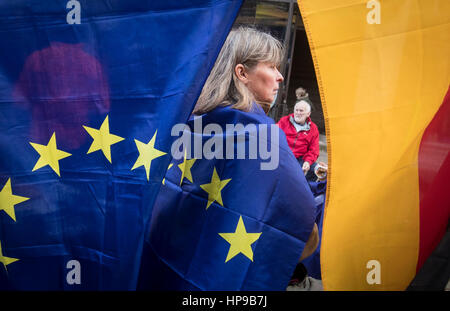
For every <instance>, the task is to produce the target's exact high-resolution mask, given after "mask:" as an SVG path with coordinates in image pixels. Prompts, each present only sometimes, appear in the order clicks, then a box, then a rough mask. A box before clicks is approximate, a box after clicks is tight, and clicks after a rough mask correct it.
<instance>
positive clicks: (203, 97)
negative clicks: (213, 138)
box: [194, 27, 283, 114]
mask: <svg viewBox="0 0 450 311" xmlns="http://www.w3.org/2000/svg"><path fill="white" fill-rule="evenodd" d="M282 56H283V47H282V45H281V43H280V41H278V40H277V39H275V38H274V37H272V36H271V35H270V34H268V33H265V32H262V31H259V30H256V29H253V28H249V27H239V28H237V29H234V30H232V31H231V32H230V34H229V35H228V37H227V39H226V41H225V43H224V45H223V47H222V49H221V51H220V53H219V56H218V57H217V60H216V62H215V64H214V67H213V69H212V70H211V73H210V75H209V77H208V79H207V80H206V83H205V85H204V86H203V90H202V93H201V94H200V97H199V99H198V100H197V104H196V106H195V108H194V114H202V113H206V112H208V111H211V110H213V109H214V108H216V107H217V106H231V107H232V108H234V109H238V110H242V111H250V109H251V107H252V101H253V100H254V96H253V94H252V93H251V92H250V91H249V90H248V89H247V87H246V86H245V85H244V84H243V83H242V82H241V81H240V80H239V79H238V78H237V77H236V74H235V71H234V68H235V67H236V65H238V64H242V65H243V66H244V67H245V69H246V70H248V71H251V70H252V69H254V67H256V65H257V64H258V63H260V62H270V63H274V64H276V66H277V67H279V66H280V63H281V59H282Z"/></svg>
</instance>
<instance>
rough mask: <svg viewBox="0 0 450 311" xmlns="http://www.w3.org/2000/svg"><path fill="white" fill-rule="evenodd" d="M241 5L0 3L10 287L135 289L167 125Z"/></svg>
mask: <svg viewBox="0 0 450 311" xmlns="http://www.w3.org/2000/svg"><path fill="white" fill-rule="evenodd" d="M241 2H242V1H240V0H238V1H231V0H191V1H179V0H164V1H143V0H126V1H125V0H123V1H119V0H106V1H87V0H86V1H83V0H80V1H74V0H70V1H69V0H58V1H30V0H28V1H25V0H6V1H1V3H0V288H1V289H21V290H28V289H31V290H111V289H113V290H133V289H136V286H137V280H138V275H139V267H140V262H141V255H142V247H143V241H144V234H145V233H146V232H148V225H149V221H150V218H151V213H152V206H153V203H154V200H155V198H156V195H157V193H158V191H159V188H160V186H161V180H162V178H163V176H164V174H165V171H166V169H167V165H168V164H169V163H170V161H171V156H170V146H171V144H172V141H173V138H172V137H171V135H170V130H171V127H172V125H174V124H176V123H180V122H181V123H183V122H186V121H187V119H188V117H189V115H190V113H191V111H192V109H193V106H194V104H195V101H196V99H197V97H198V95H199V94H200V91H201V88H202V86H203V83H204V81H205V80H206V78H207V76H208V74H209V71H210V69H211V68H212V66H213V64H214V61H215V58H216V57H217V55H218V52H219V51H220V48H221V46H222V44H223V42H224V40H225V38H226V36H227V34H228V32H229V30H230V28H231V26H232V24H233V22H234V19H235V17H236V15H237V13H238V10H239V8H240V5H241ZM149 277H150V276H149Z"/></svg>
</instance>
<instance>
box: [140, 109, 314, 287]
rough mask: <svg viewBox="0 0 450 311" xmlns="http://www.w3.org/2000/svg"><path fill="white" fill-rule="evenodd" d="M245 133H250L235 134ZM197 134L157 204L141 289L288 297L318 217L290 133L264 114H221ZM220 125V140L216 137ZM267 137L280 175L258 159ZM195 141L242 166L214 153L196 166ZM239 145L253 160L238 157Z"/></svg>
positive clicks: (206, 120)
mask: <svg viewBox="0 0 450 311" xmlns="http://www.w3.org/2000/svg"><path fill="white" fill-rule="evenodd" d="M257 107H259V106H255V109H256V108H257ZM199 121H201V127H200V126H197V127H196V122H199ZM197 124H198V123H197ZM237 124H241V125H243V127H242V128H241V130H236V131H226V128H227V125H228V126H229V125H237ZM252 125H255V127H254V128H252V127H251V126H252ZM270 125H273V127H274V128H275V130H276V132H275V134H276V136H271V133H272V131H274V128H271V127H270ZM188 126H189V130H188V131H186V132H187V133H189V135H191V138H192V139H191V142H190V147H189V148H191V149H190V152H188V151H186V157H184V158H183V159H181V160H178V161H174V163H173V165H172V166H171V167H170V168H169V169H168V171H167V174H166V177H165V182H164V186H162V187H161V190H160V193H159V195H158V197H157V199H156V202H155V205H154V210H153V217H152V220H151V226H150V232H149V235H148V237H147V239H146V243H145V246H144V256H143V260H142V270H141V271H142V274H141V277H142V278H141V280H140V282H139V284H140V285H139V288H141V289H164V290H285V289H286V287H287V285H288V282H289V280H290V277H291V275H292V273H293V272H294V269H295V266H296V264H297V263H298V260H299V258H300V255H301V253H302V251H303V249H304V246H305V243H306V241H307V239H308V237H309V235H310V233H311V231H312V228H313V224H314V220H315V216H316V215H315V203H314V198H313V195H312V193H311V190H310V189H309V186H308V184H307V182H306V180H305V177H304V176H303V173H301V169H300V167H299V164H298V162H297V160H296V159H295V157H294V155H293V154H292V152H291V151H290V149H289V147H288V145H287V142H286V137H285V136H284V133H283V132H282V131H279V130H278V127H277V126H276V125H275V124H274V122H273V120H272V119H270V118H269V117H267V116H266V115H265V114H264V112H263V111H262V109H261V108H260V107H259V109H256V110H255V111H253V112H242V111H239V110H235V109H232V108H229V107H218V108H216V109H215V110H213V111H211V112H209V113H207V114H204V115H201V116H196V117H193V118H191V119H190V121H189V122H188ZM213 126H215V127H216V130H217V131H216V130H214V132H210V131H208V130H207V129H208V128H209V129H211V128H212V127H213ZM217 127H218V128H217ZM245 127H247V128H245ZM236 128H237V127H236ZM265 128H268V129H269V130H268V132H270V133H269V134H268V135H267V137H268V139H266V142H268V146H269V148H268V150H272V151H274V150H275V149H278V150H279V163H278V165H277V167H276V168H275V169H274V170H262V169H261V164H262V163H263V162H266V163H267V161H268V160H269V159H268V158H267V157H266V158H265V159H263V158H264V157H261V154H260V153H258V156H257V157H256V158H252V157H251V150H252V149H250V145H251V141H252V138H255V137H258V139H260V137H261V135H263V134H264V133H262V132H263V130H265ZM199 129H200V131H199ZM220 129H222V132H220ZM186 132H185V133H186ZM274 137H275V139H274ZM196 138H200V141H201V146H204V148H206V149H208V148H207V147H206V146H209V145H210V143H211V144H212V141H213V140H212V139H215V140H214V141H215V142H216V144H215V147H214V148H211V150H213V152H214V151H217V150H219V151H222V152H223V154H228V155H230V154H233V155H234V159H230V157H228V158H226V159H218V158H213V159H209V160H208V159H207V158H206V157H207V153H204V154H203V157H202V158H199V157H197V158H195V157H194V155H197V156H198V154H199V152H198V150H197V149H195V147H196V146H195V144H196V141H195V139H196ZM230 138H231V142H232V143H230ZM263 140H264V138H263ZM233 142H234V143H233ZM263 143H264V142H263ZM239 144H240V145H241V147H242V146H245V157H242V156H241V158H238V155H239V152H238V150H239V147H238V145H239ZM198 145H200V144H198ZM189 148H188V149H189ZM258 148H261V140H258ZM230 149H231V151H230ZM240 150H243V149H240ZM259 151H261V150H259Z"/></svg>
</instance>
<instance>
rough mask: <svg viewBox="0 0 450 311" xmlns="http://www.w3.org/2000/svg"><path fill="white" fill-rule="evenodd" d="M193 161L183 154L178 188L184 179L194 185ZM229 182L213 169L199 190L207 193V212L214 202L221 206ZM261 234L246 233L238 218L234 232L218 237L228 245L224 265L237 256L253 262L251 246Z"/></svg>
mask: <svg viewBox="0 0 450 311" xmlns="http://www.w3.org/2000/svg"><path fill="white" fill-rule="evenodd" d="M195 161H196V159H189V160H188V159H187V155H186V152H185V154H184V159H183V162H182V163H180V164H179V165H178V168H179V169H180V171H181V179H180V186H181V185H182V183H183V179H184V178H186V179H187V180H189V181H190V182H191V183H194V181H193V177H192V172H191V169H192V167H193V165H194V163H195ZM172 166H173V163H170V164H169V167H168V168H167V170H169V169H170V168H171V167H172ZM230 181H231V178H229V179H220V177H219V174H218V173H217V170H216V168H215V167H214V169H213V173H212V176H211V179H210V182H209V183H207V184H201V185H200V188H201V189H203V190H204V191H205V192H206V193H208V202H207V204H206V210H208V208H209V207H210V206H211V204H213V203H214V202H217V203H218V204H219V205H221V206H223V199H222V190H223V189H224V188H225V186H226V185H227V184H228V183H229V182H230ZM163 184H165V180H163ZM261 234H262V232H259V233H250V232H247V229H246V228H245V225H244V221H243V219H242V216H240V217H239V220H238V223H237V226H236V229H235V231H234V232H230V233H219V236H220V237H222V238H223V239H224V240H225V241H227V242H228V243H229V244H230V247H229V250H228V254H227V257H226V259H225V263H227V262H228V261H230V260H231V259H233V258H234V257H235V256H237V255H239V254H243V255H244V256H245V257H247V258H248V259H250V260H251V261H252V262H253V250H252V247H251V245H252V244H253V243H254V242H256V241H257V240H258V239H259V238H260V236H261Z"/></svg>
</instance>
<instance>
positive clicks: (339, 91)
mask: <svg viewBox="0 0 450 311" xmlns="http://www.w3.org/2000/svg"><path fill="white" fill-rule="evenodd" d="M298 4H299V7H300V11H301V14H302V17H303V21H304V25H305V28H306V32H307V35H308V40H309V44H310V47H311V52H312V55H313V59H314V65H315V70H316V75H317V77H318V82H319V89H320V93H321V94H320V95H321V100H322V105H323V110H324V115H325V123H326V134H327V142H328V156H329V176H328V189H327V204H326V208H325V218H324V226H323V235H322V238H323V241H322V249H321V260H322V262H321V266H322V280H323V284H324V289H325V290H404V289H406V288H407V286H408V284H409V283H410V282H411V281H412V279H413V278H414V276H415V275H416V273H417V271H418V270H419V269H420V267H421V266H422V265H423V263H424V261H425V260H426V259H427V257H428V256H429V255H430V253H431V252H432V251H433V249H434V248H435V247H436V246H437V244H438V243H439V241H440V239H441V238H442V236H443V234H444V233H445V230H446V226H447V223H448V219H449V215H450V191H449V182H448V180H449V179H448V176H450V159H449V150H450V119H449V116H450V103H449V101H450V95H449V82H450V57H449V55H450V1H448V0H382V1H376V0H371V1H363V0H339V1H337V0H298ZM294 70H295V69H294Z"/></svg>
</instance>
